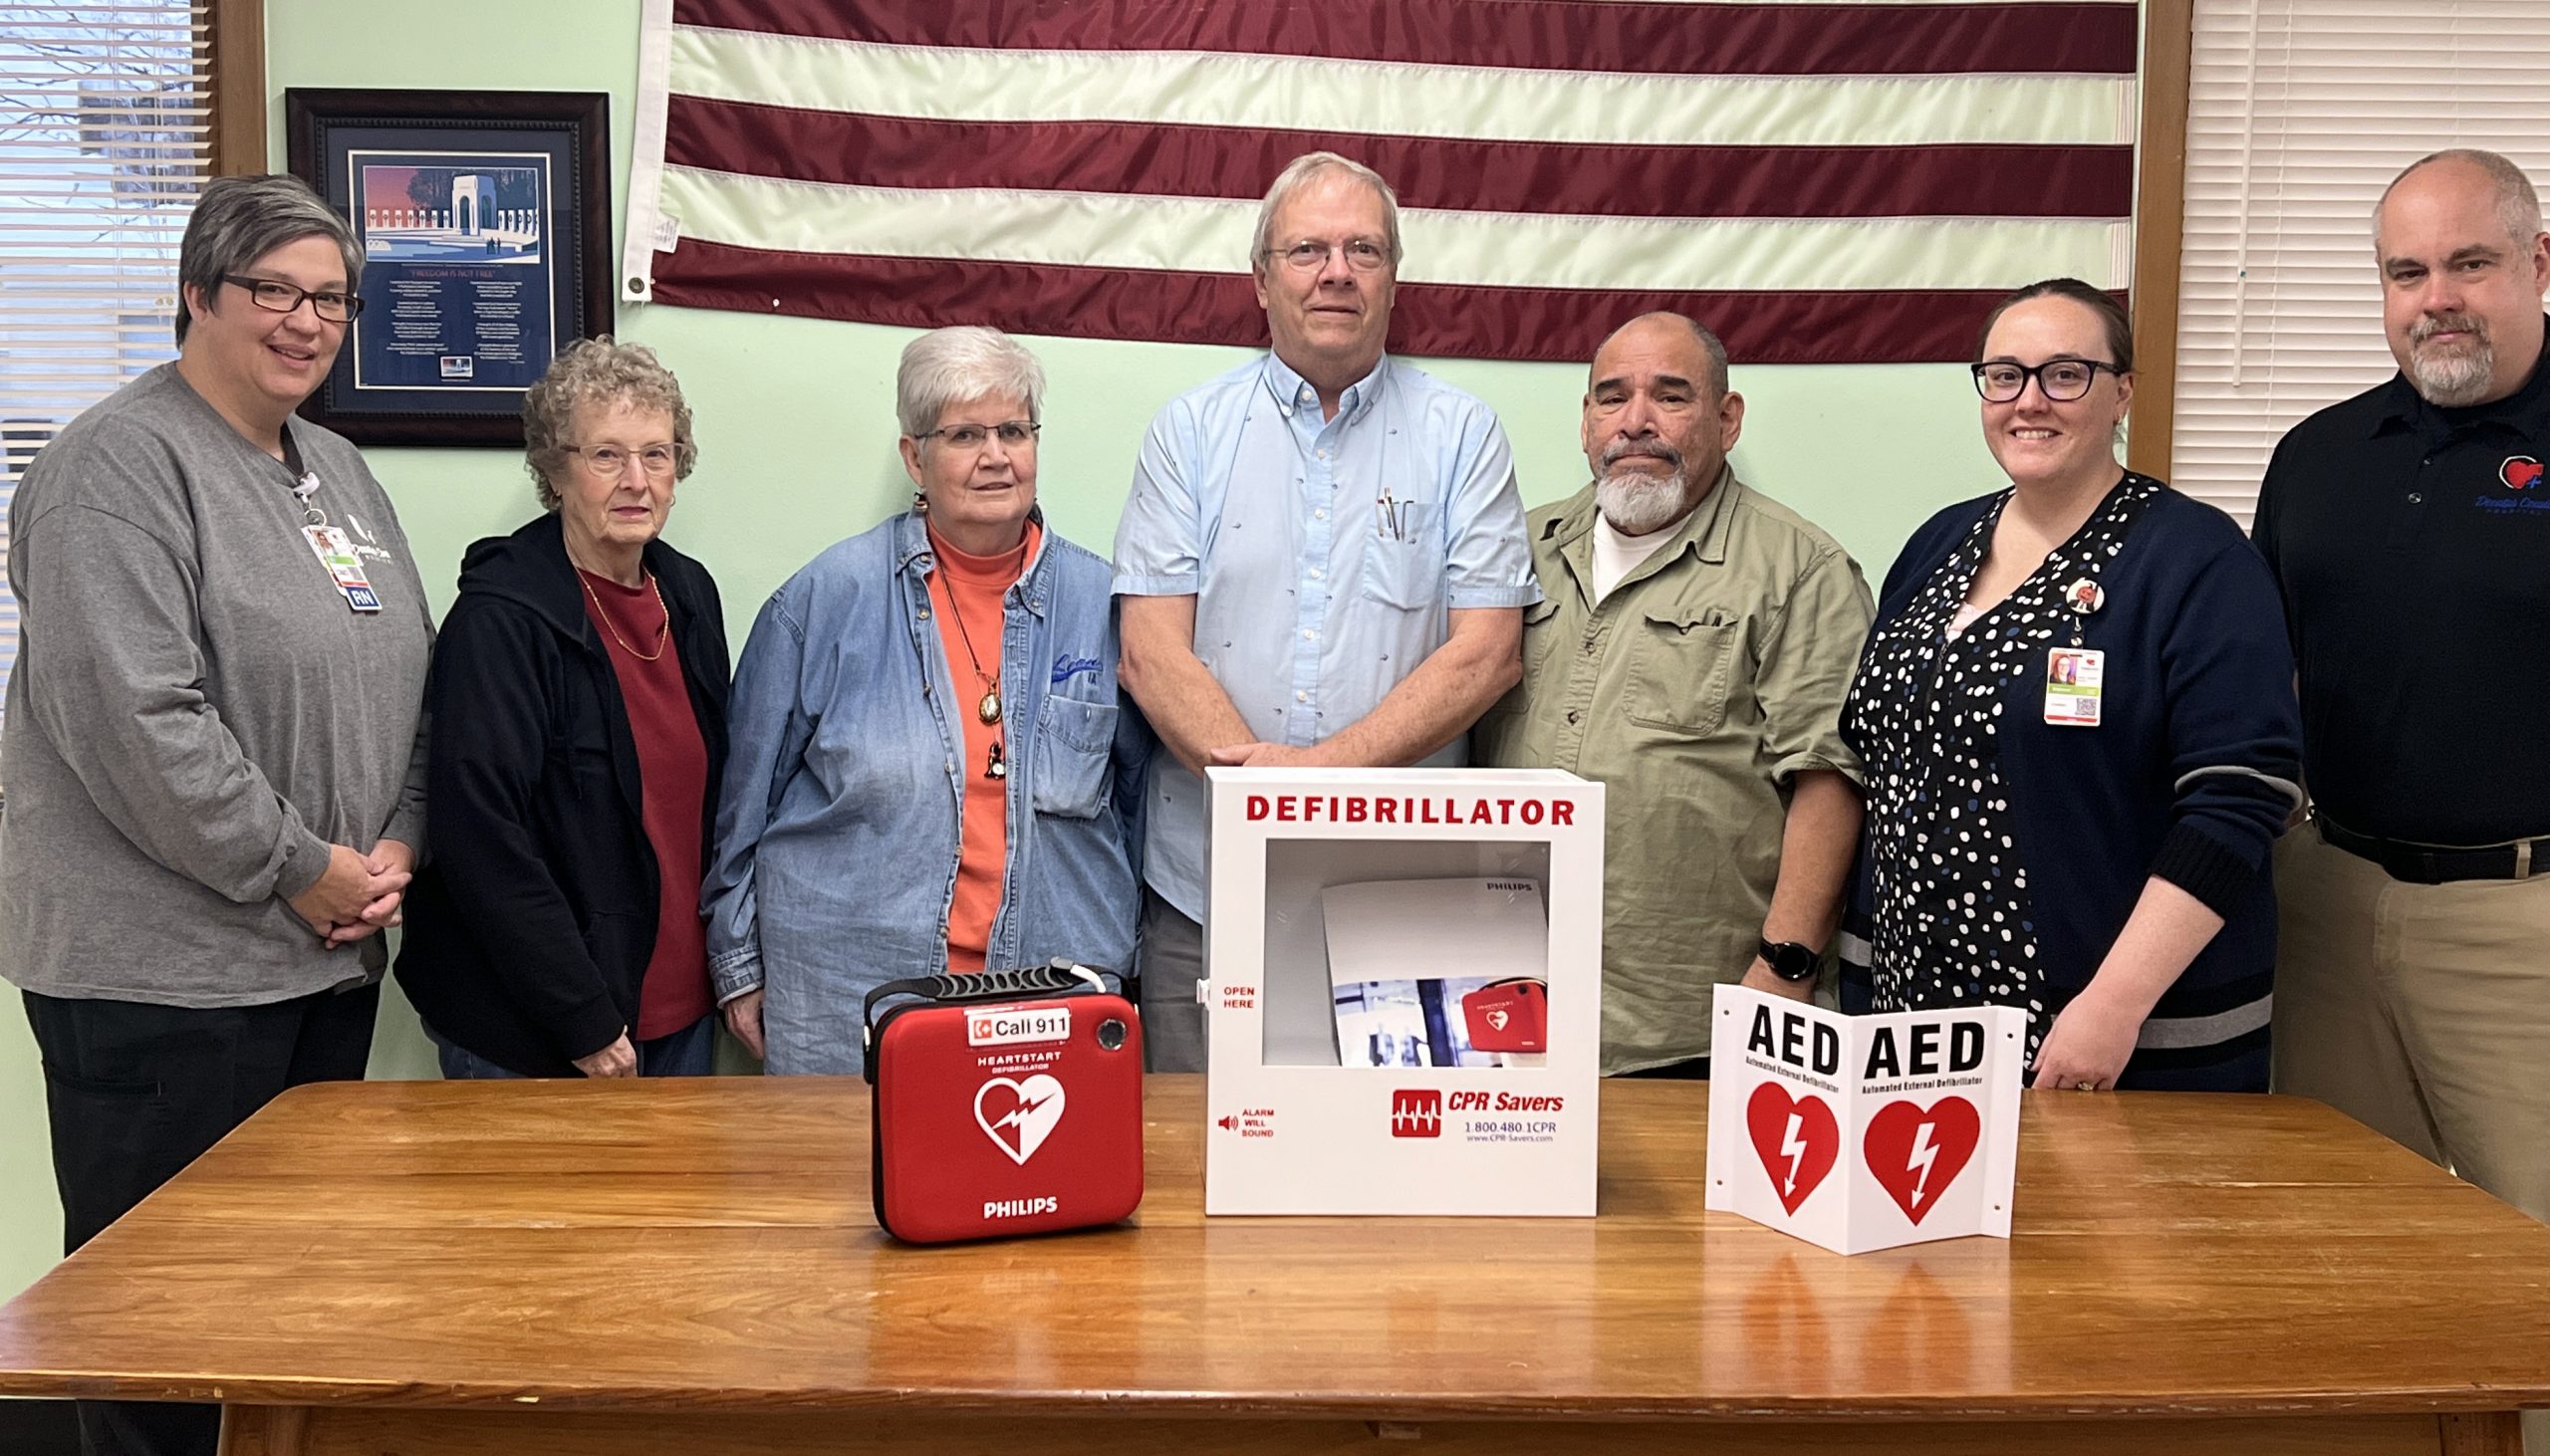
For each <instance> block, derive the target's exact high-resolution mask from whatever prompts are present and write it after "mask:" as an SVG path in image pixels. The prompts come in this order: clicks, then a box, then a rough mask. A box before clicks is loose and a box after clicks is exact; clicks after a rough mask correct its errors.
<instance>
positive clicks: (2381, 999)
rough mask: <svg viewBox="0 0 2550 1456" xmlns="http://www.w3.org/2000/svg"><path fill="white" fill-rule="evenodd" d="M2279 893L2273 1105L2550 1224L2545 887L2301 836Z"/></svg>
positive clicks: (2549, 975)
mask: <svg viewBox="0 0 2550 1456" xmlns="http://www.w3.org/2000/svg"><path fill="white" fill-rule="evenodd" d="M2275 885H2276V896H2277V903H2278V907H2279V915H2278V923H2277V933H2278V949H2277V953H2276V972H2275V1072H2274V1090H2275V1091H2277V1092H2292V1093H2294V1094H2296V1095H2299V1096H2306V1097H2316V1098H2318V1099H2319V1100H2321V1101H2324V1102H2327V1103H2328V1104H2329V1105H2331V1106H2333V1107H2336V1108H2337V1109H2338V1110H2339V1111H2341V1112H2344V1113H2346V1114H2347V1115H2348V1116H2350V1117H2354V1118H2355V1119H2357V1120H2358V1121H2361V1122H2364V1123H2366V1124H2367V1125H2369V1126H2371V1127H2372V1128H2373V1129H2374V1130H2375V1131H2377V1132H2380V1133H2383V1134H2384V1135H2386V1136H2389V1137H2391V1138H2393V1139H2395V1140H2397V1141H2399V1142H2401V1143H2403V1144H2405V1145H2406V1146H2408V1147H2409V1148H2411V1149H2412V1150H2414V1151H2416V1152H2418V1153H2420V1154H2423V1156H2425V1157H2426V1158H2428V1159H2430V1160H2432V1161H2434V1162H2437V1163H2440V1164H2442V1165H2443V1166H2445V1167H2448V1168H2450V1169H2452V1170H2453V1171H2454V1172H2456V1173H2459V1174H2460V1175H2461V1176H2462V1177H2464V1178H2467V1179H2468V1180H2470V1181H2471V1182H2473V1183H2476V1184H2478V1185H2479V1186H2480V1187H2482V1188H2485V1189H2487V1190H2488V1191H2489V1192H2490V1193H2493V1194H2495V1195H2496V1196H2498V1197H2499V1198H2502V1199H2504V1200H2505V1201H2506V1202H2508V1203H2511V1204H2513V1205H2514V1206H2515V1207H2517V1208H2519V1209H2522V1210H2523V1211H2524V1212H2525V1213H2528V1214H2530V1215H2532V1216H2533V1217H2534V1218H2536V1219H2541V1220H2543V1221H2545V1222H2550V875H2537V876H2535V877H2533V878H2531V879H2468V880H2460V881H2456V882H2454V883H2451V884H2410V883H2407V882H2405V881H2402V880H2396V879H2393V878H2392V877H2391V876H2390V875H2389V874H2387V873H2385V872H2384V871H2383V869H2382V867H2381V866H2380V865H2378V864H2375V863H2373V862H2372V861H2370V860H2367V859H2361V858H2358V857H2357V856H2355V855H2353V854H2350V853H2348V852H2347V851H2346V850H2344V849H2337V848H2335V847H2333V846H2331V845H2330V844H2328V843H2327V842H2326V841H2324V840H2322V839H2321V838H2320V831H2319V829H2318V828H2317V827H2316V826H2305V827H2303V828H2301V829H2298V830H2295V831H2294V832H2293V833H2291V834H2289V835H2286V836H2285V837H2284V840H2283V842H2282V843H2281V844H2279V845H2277V846H2276V851H2275ZM2523 1427H2524V1444H2525V1446H2526V1448H2527V1449H2529V1450H2530V1451H2532V1452H2534V1453H2536V1456H2541V1453H2550V1412H2544V1411H2529V1412H2526V1413H2525V1415H2524V1418H2523Z"/></svg>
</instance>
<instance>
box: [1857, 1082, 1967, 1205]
mask: <svg viewBox="0 0 2550 1456" xmlns="http://www.w3.org/2000/svg"><path fill="white" fill-rule="evenodd" d="M1982 1137H1983V1115H1982V1114H1981V1113H1980V1112H1977V1111H1975V1110H1974V1103H1972V1102H1969V1101H1967V1100H1966V1099H1965V1098H1963V1097H1941V1098H1939V1099H1938V1100H1937V1101H1935V1102H1932V1103H1931V1104H1930V1106H1929V1108H1928V1110H1926V1111H1925V1110H1923V1109H1922V1108H1921V1106H1920V1105H1919V1104H1918V1103H1916V1102H1909V1101H1908V1102H1889V1103H1887V1104H1886V1105H1885V1106H1883V1107H1880V1108H1878V1111H1877V1115H1876V1116H1874V1117H1871V1118H1870V1119H1869V1131H1868V1135H1867V1136H1866V1137H1864V1138H1862V1139H1860V1149H1861V1150H1862V1151H1863V1152H1865V1153H1867V1154H1868V1159H1869V1176H1870V1177H1873V1178H1875V1179H1877V1181H1878V1186H1879V1187H1882V1188H1884V1189H1885V1190H1886V1196H1887V1197H1889V1198H1892V1199H1894V1200H1895V1206H1896V1207H1898V1208H1901V1209H1903V1210H1904V1216H1905V1217H1906V1218H1909V1219H1911V1220H1913V1222H1914V1223H1919V1222H1920V1221H1921V1220H1922V1218H1923V1217H1924V1216H1926V1215H1927V1214H1928V1213H1929V1211H1930V1210H1931V1209H1933V1208H1936V1207H1938V1206H1939V1195H1941V1194H1943V1193H1945V1192H1947V1190H1948V1185H1949V1184H1951V1183H1953V1182H1955V1181H1956V1175H1957V1174H1959V1173H1961V1172H1963V1171H1965V1165H1966V1163H1967V1161H1968V1160H1970V1159H1971V1158H1972V1157H1973V1156H1974V1145H1975V1143H1977V1142H1978V1141H1980V1140H1982Z"/></svg>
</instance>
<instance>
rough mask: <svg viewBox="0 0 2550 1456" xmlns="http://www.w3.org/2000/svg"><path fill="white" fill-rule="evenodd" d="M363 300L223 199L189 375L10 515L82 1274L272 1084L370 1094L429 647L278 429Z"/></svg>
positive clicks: (38, 893)
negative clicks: (132, 1216) (124, 1221)
mask: <svg viewBox="0 0 2550 1456" xmlns="http://www.w3.org/2000/svg"><path fill="white" fill-rule="evenodd" d="M362 276H363V248H362V245H361V244H360V243H359V242H358V241H357V240H356V239H355V237H354V235H353V233H352V232H351V231H349V230H348V228H347V226H346V224H345V222H344V221H343V220H342V219H340V218H339V217H338V216H337V215H336V214H334V213H332V212H331V211H329V210H328V207H327V205H326V204H325V203H323V202H322V201H321V200H320V199H319V198H318V197H317V196H316V195H314V194H313V193H312V192H311V191H310V190H309V188H307V187H306V186H304V185H303V184H301V183H300V182H298V181H295V180H294V179H292V178H290V177H281V176H270V177H231V178H224V179H222V180H219V181H215V182H213V183H211V184H210V185H208V186H207V187H206V188H205V189H204V192H203V195H202V198H201V200H200V201H199V203H198V204H197V206H196V208H195V212H194V215H193V217H192V218H191V219H190V220H189V222H188V223H187V226H186V233H185V239H184V242H183V244H182V245H181V248H180V253H179V258H178V264H177V281H178V288H179V292H180V294H181V296H182V300H183V301H182V303H181V304H180V308H179V313H178V316H177V346H178V357H177V359H176V361H175V362H174V363H171V364H162V365H160V366H159V367H157V368H154V369H152V370H150V371H149V372H148V373H146V374H143V375H142V376H141V377H139V378H137V379H135V380H133V381H132V382H131V383H129V384H127V385H126V386H124V387H123V388H121V389H119V390H117V391H116V392H115V393H114V394H112V395H110V396H108V397H107V399H105V400H104V401H103V402H101V403H100V404H98V405H97V406H96V407H94V408H92V409H90V410H89V411H88V412H87V413H85V414H83V415H81V416H80V417H79V418H78V419H76V420H74V421H72V423H71V424H70V426H69V427H68V428H66V429H64V430H63V432H62V434H61V436H60V438H58V439H57V440H55V441H54V442H53V443H52V444H51V445H49V446H47V447H46V449H45V450H44V452H43V453H42V454H40V455H38V456H37V457H36V460H35V462H34V464H33V465H31V466H30V467H28V470H27V473H26V477H25V479H24V480H23V481H22V482H21V483H20V485H19V487H18V490H17V494H16V498H15V500H14V501H13V502H12V503H11V506H10V515H9V527H10V529H9V586H10V590H11V591H12V592H14V593H15V594H16V596H17V599H18V604H19V611H20V623H21V625H20V631H21V638H20V642H21V645H20V650H19V654H18V661H17V667H16V670H15V671H14V672H13V673H12V674H11V676H10V679H9V689H8V706H7V716H6V719H5V722H6V729H5V734H6V736H5V739H0V761H5V763H6V766H7V775H8V779H7V792H8V801H7V814H6V818H5V819H0V976H5V977H6V978H7V979H8V980H9V981H11V982H12V983H14V984H15V985H16V986H17V987H18V988H19V990H20V991H21V992H22V993H24V995H25V999H26V1007H27V1018H28V1021H29V1022H30V1023H31V1024H32V1025H33V1028H34V1031H35V1038H36V1043H37V1046H38V1047H39V1049H40V1050H41V1051H42V1053H43V1057H44V1072H45V1099H46V1109H47V1112H48V1114H49V1116H50V1120H51V1124H52V1134H53V1158H54V1169H55V1180H56V1183H57V1185H58V1187H59V1189H60V1192H61V1196H62V1211H63V1224H64V1242H65V1245H66V1248H68V1249H77V1248H78V1247H80V1245H81V1244H83V1243H84V1242H86V1241H87V1240H88V1239H89V1238H90V1237H91V1236H92V1235H94V1234H96V1233H97V1232H98V1231H99V1230H101V1229H103V1228H105V1227H106V1226H107V1225H108V1224H109V1223H112V1222H114V1221H115V1220H116V1219H117V1218H118V1217H120V1216H122V1215H123V1213H124V1212H125V1211H126V1210H127V1209H128V1208H130V1207H131V1206H132V1205H133V1204H135V1203H137V1202H139V1201H140V1200H141V1198H142V1197H143V1196H144V1195H146V1194H148V1193H149V1192H150V1190H151V1189H153V1188H155V1187H157V1186H158V1185H159V1184H160V1183H161V1182H163V1181H165V1180H166V1179H167V1178H168V1177H169V1176H170V1175H172V1174H174V1173H175V1172H176V1171H177V1170H178V1169H179V1168H182V1167H184V1166H185V1165H186V1164H187V1163H188V1162H189V1161H191V1160H192V1159H193V1158H194V1157H195V1156H196V1155H197V1154H199V1153H201V1152H202V1151H203V1150H204V1149H205V1148H207V1147H209V1146H211V1145H212V1144H213V1142H215V1141H216V1140H218V1139H219V1138H220V1137H221V1135H222V1134H223V1133H225V1132H228V1131H229V1130H230V1129H231V1128H232V1127H235V1126H237V1125H238V1124H239V1123H240V1122H241V1121H243V1120H245V1119H246V1118H247V1116H248V1114H250V1113H251V1112H254V1111H255V1110H256V1109H257V1108H258V1107H259V1106H260V1105H262V1104H263V1103H264V1102H265V1101H266V1100H267V1099H268V1098H270V1097H273V1096H274V1095H275V1094H276V1093H278V1092H282V1091H283V1090H284V1089H286V1088H289V1087H292V1086H295V1085H297V1084H300V1083H304V1082H313V1081H319V1080H323V1079H353V1078H360V1077H362V1076H363V1073H364V1064H365V1061H366V1059H367V1057H368V1055H369V1052H370V1049H371V1044H372V1022H373V1011H374V1007H375V1005H376V1004H377V1001H378V998H379V984H380V979H381V973H382V966H383V955H382V943H381V939H380V936H379V931H380V930H381V929H382V928H383V927H384V926H385V925H387V924H389V923H392V921H393V920H394V919H395V918H396V915H397V913H398V904H399V896H400V894H401V892H402V891H403V889H404V887H405V885H406V883H407V876H408V870H409V867H410V863H411V860H412V857H413V856H412V853H411V850H410V848H409V847H410V846H412V845H414V844H415V843H417V841H418V837H419V836H420V834H421V832H422V830H423V812H424V804H423V799H424V790H423V768H422V760H421V758H420V756H419V754H418V748H419V745H420V742H421V739H420V736H419V734H418V731H417V729H418V721H417V720H418V717H419V713H420V704H421V702H422V700H423V689H424V681H425V663H426V657H427V653H428V650H429V647H430V642H431V637H432V631H433V627H432V618H431V616H430V614H429V613H428V612H427V610H426V607H425V598H424V590H423V587H422V585H421V584H420V583H419V582H418V580H417V577H416V570H415V566H414V564H413V563H412V562H411V561H409V559H408V554H407V543H406V541H405V539H404V538H403V537H402V536H401V535H400V534H399V531H398V518H397V514H396V513H395V512H394V511H392V510H391V509H390V506H389V498H388V496H387V495H385V494H383V491H382V488H381V485H380V483H379V482H378V481H376V480H374V479H373V477H372V472H371V471H369V470H367V469H365V468H364V463H363V457H362V456H360V455H358V454H357V453H356V452H355V449H354V447H353V446H352V445H351V444H348V443H347V442H346V441H345V440H344V439H342V438H340V437H339V436H337V435H335V434H331V433H330V432H329V431H327V430H324V429H321V428H319V427H317V426H315V425H312V424H309V423H307V422H306V421H300V420H295V419H293V418H292V413H293V409H294V407H295V406H297V405H299V404H300V403H301V401H302V400H303V399H304V398H306V397H307V396H308V395H309V394H310V392H311V391H312V390H314V389H316V388H317V387H318V386H319V383H320V381H321V380H323V379H325V378H326V377H327V376H328V368H329V365H330V364H332V363H333V362H334V361H335V359H336V355H337V350H338V348H339V346H340V345H341V344H342V343H343V342H344V340H345V335H346V329H347V325H348V323H349V322H350V321H351V320H352V318H353V316H354V313H355V311H356V310H357V309H359V308H360V307H361V303H360V302H359V300H358V299H357V298H356V296H355V293H354V290H355V287H356V285H357V283H358V282H359V281H360V280H361V278H362ZM80 1419H81V1425H82V1443H83V1446H84V1448H85V1449H86V1450H89V1451H93V1452H96V1451H120V1452H121V1451H147V1452H161V1451H200V1452H205V1453H209V1452H211V1451H212V1449H213V1447H214V1443H215V1440H216V1438H217V1436H218V1430H219V1422H218V1418H217V1412H216V1410H215V1408H213V1407H210V1406H183V1405H179V1406H150V1405H138V1404H122V1403H110V1402H99V1401H83V1402H81V1410H80Z"/></svg>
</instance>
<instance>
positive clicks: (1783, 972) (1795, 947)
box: [1762, 940, 1824, 981]
mask: <svg viewBox="0 0 2550 1456" xmlns="http://www.w3.org/2000/svg"><path fill="white" fill-rule="evenodd" d="M1762 963H1763V964H1764V965H1767V966H1769V967H1770V968H1771V974H1772V975H1774V976H1777V977H1779V978H1780V979H1781V980H1783V981H1812V980H1814V979H1815V970H1816V967H1818V966H1820V965H1822V964H1824V953H1823V952H1822V951H1819V950H1817V949H1816V948H1815V947H1814V946H1811V945H1800V944H1798V943H1797V942H1796V941H1794V940H1778V941H1773V940H1765V941H1763V942H1762Z"/></svg>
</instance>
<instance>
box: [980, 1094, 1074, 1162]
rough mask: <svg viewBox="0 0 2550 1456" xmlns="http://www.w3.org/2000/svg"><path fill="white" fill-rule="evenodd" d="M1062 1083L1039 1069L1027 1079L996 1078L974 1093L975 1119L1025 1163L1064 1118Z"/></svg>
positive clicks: (990, 1135) (1006, 1150) (1013, 1156)
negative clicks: (1017, 1080)
mask: <svg viewBox="0 0 2550 1456" xmlns="http://www.w3.org/2000/svg"><path fill="white" fill-rule="evenodd" d="M1064 1100H1065V1098H1064V1096H1063V1085H1062V1084H1061V1083H1059V1082H1056V1081H1055V1080H1054V1079H1053V1078H1052V1077H1050V1076H1048V1075H1046V1074H1045V1073H1042V1072H1039V1073H1037V1074H1036V1075H1035V1076H1033V1077H1030V1078H1027V1079H1026V1080H1025V1081H1021V1082H1013V1081H1011V1080H1010V1079H1008V1078H1006V1077H995V1078H993V1079H992V1080H991V1081H989V1082H987V1083H984V1084H983V1085H982V1086H981V1087H980V1088H977V1089H976V1090H975V1092H974V1121H975V1123H976V1124H977V1125H979V1126H980V1127H981V1128H982V1129H983V1132H984V1134H985V1135H986V1136H988V1137H990V1138H991V1140H992V1141H993V1142H994V1143H996V1144H998V1145H999V1147H1000V1150H1001V1151H1003V1152H1005V1153H1008V1154H1009V1156H1010V1160H1011V1161H1012V1162H1015V1163H1018V1164H1019V1165H1021V1166H1025V1164H1026V1162H1027V1160H1028V1159H1029V1158H1031V1157H1034V1156H1035V1155H1036V1149H1038V1148H1039V1147H1042V1146H1044V1145H1045V1139H1046V1138H1047V1137H1050V1136H1052V1135H1053V1131H1054V1124H1055V1123H1057V1122H1060V1121H1062V1120H1063V1102H1064Z"/></svg>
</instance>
